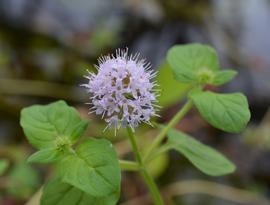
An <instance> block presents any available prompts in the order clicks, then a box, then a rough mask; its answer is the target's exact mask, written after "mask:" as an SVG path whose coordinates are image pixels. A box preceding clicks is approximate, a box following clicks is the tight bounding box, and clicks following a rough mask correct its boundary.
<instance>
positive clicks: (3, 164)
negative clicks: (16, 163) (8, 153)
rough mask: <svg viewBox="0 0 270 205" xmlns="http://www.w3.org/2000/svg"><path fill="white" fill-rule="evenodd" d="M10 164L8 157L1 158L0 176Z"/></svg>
mask: <svg viewBox="0 0 270 205" xmlns="http://www.w3.org/2000/svg"><path fill="white" fill-rule="evenodd" d="M8 165H9V162H8V161H7V160H6V159H0V176H1V175H3V174H4V173H5V171H6V170H7V168H8Z"/></svg>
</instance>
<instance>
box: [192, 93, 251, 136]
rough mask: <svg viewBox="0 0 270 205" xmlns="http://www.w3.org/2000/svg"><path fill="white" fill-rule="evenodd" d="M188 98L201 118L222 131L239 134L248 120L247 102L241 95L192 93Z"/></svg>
mask: <svg viewBox="0 0 270 205" xmlns="http://www.w3.org/2000/svg"><path fill="white" fill-rule="evenodd" d="M190 97H191V99H192V100H193V102H194V103H195V106H196V107H197V109H198V110H199V112H200V114H201V115H202V116H203V118H204V119H205V120H207V121H208V122H209V123H210V124H211V125H213V126H214V127H216V128H218V129H221V130H223V131H226V132H232V133H237V132H240V131H241V130H242V129H244V128H245V127H246V125H247V123H248V121H249V120H250V111H249V107H248V102H247V99H246V97H245V96H244V95H243V94H241V93H232V94H218V93H213V92H209V91H207V92H193V93H192V94H191V95H190Z"/></svg>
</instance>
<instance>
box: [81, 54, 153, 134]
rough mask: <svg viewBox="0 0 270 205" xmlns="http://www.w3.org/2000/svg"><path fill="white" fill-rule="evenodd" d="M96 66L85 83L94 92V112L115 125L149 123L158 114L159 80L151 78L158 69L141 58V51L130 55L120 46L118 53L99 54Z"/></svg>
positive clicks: (111, 125)
mask: <svg viewBox="0 0 270 205" xmlns="http://www.w3.org/2000/svg"><path fill="white" fill-rule="evenodd" d="M96 68H97V70H98V72H97V73H96V74H95V73H91V72H89V74H88V75H87V76H86V78H87V79H89V82H88V84H85V85H84V87H86V88H87V91H88V92H89V93H90V94H91V97H90V99H91V103H90V104H91V105H92V107H91V109H90V110H92V111H91V112H95V113H96V114H97V115H101V116H102V118H104V119H105V121H106V122H107V123H108V126H107V127H114V128H115V129H116V128H120V127H121V126H123V127H126V126H129V127H131V128H132V129H133V130H134V128H135V127H137V126H138V125H139V124H140V123H141V122H145V123H148V124H150V118H151V117H152V116H157V114H156V108H157V105H155V102H156V93H155V91H156V90H155V87H156V84H155V82H151V81H152V78H153V77H155V75H156V73H155V72H153V71H151V70H150V64H149V63H146V62H145V60H139V54H136V55H134V56H132V55H131V56H128V50H127V49H126V50H120V49H118V50H117V51H116V55H115V56H114V55H108V56H102V57H101V58H99V59H98V65H96Z"/></svg>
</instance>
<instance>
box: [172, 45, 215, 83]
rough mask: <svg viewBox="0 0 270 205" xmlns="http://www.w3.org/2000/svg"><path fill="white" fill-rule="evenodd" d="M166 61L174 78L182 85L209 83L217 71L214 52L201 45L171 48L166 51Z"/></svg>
mask: <svg viewBox="0 0 270 205" xmlns="http://www.w3.org/2000/svg"><path fill="white" fill-rule="evenodd" d="M167 61H168V63H169V64H170V66H171V67H172V70H173V72H174V75H175V78H176V79H177V80H178V81H180V82H183V83H192V82H198V81H201V80H202V81H203V83H205V82H204V81H211V80H212V77H213V73H214V72H215V71H217V70H218V69H219V62H218V56H217V54H216V51H215V50H214V49H213V48H211V47H209V46H206V45H202V44H187V45H176V46H173V47H172V48H171V49H170V50H169V51H168V54H167ZM206 83H207V82H206Z"/></svg>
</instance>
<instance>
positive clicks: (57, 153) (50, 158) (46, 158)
mask: <svg viewBox="0 0 270 205" xmlns="http://www.w3.org/2000/svg"><path fill="white" fill-rule="evenodd" d="M63 155H64V153H63V151H61V150H59V149H57V148H47V149H42V150H40V151H37V152H35V153H34V154H32V155H31V156H30V157H29V158H28V159H27V162H29V163H51V162H54V161H56V160H59V159H60V158H61V157H62V156H63Z"/></svg>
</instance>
